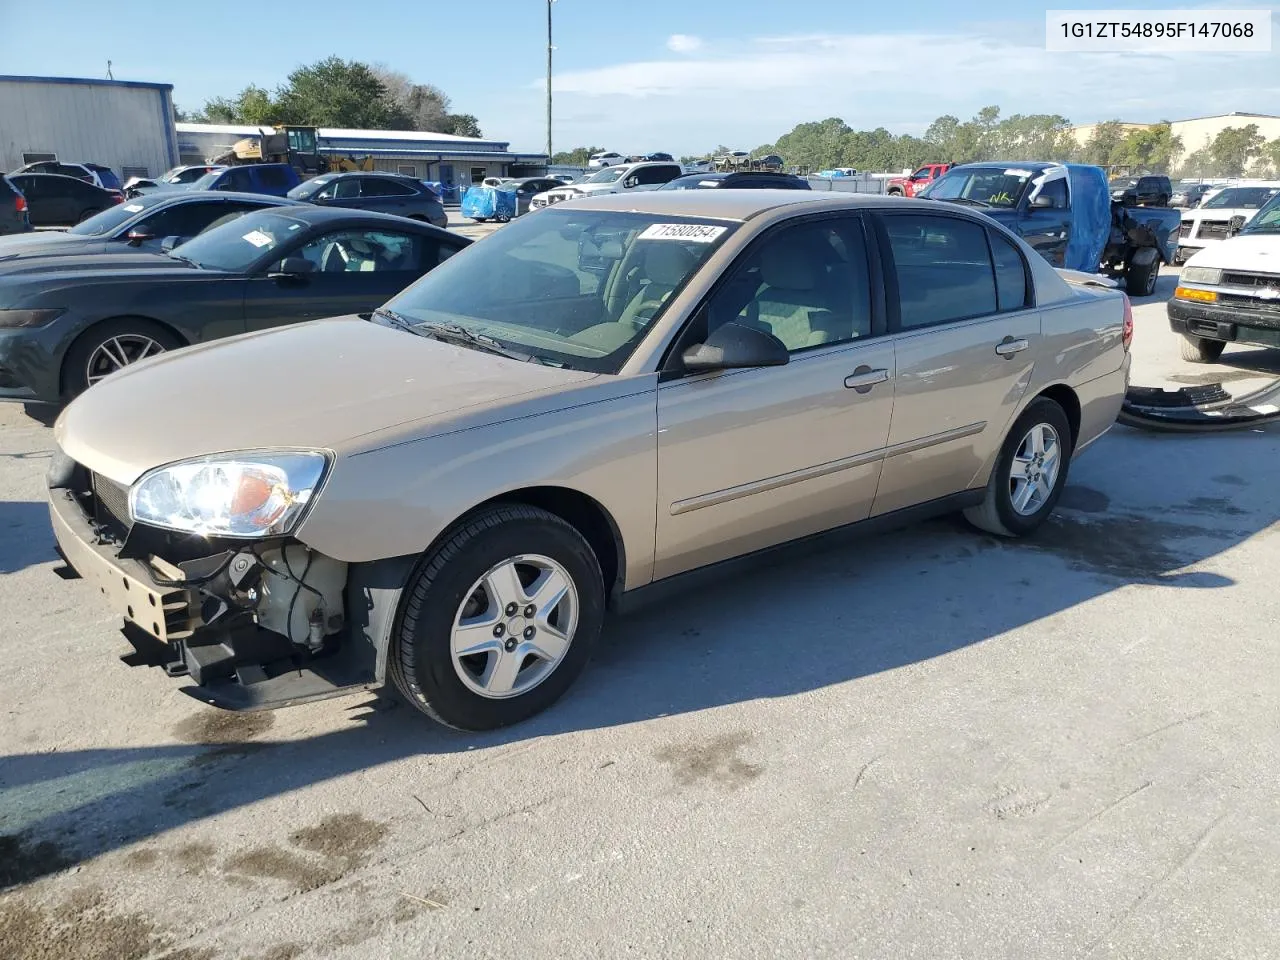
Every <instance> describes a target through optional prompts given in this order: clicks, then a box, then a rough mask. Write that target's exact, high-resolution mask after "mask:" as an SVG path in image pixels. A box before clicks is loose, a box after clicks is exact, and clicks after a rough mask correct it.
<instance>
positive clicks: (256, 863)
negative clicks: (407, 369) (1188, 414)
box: [0, 277, 1280, 960]
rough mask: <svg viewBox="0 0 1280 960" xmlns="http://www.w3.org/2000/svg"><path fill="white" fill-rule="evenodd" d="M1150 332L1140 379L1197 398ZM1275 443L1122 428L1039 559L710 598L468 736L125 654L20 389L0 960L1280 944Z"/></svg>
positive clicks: (1037, 954)
mask: <svg viewBox="0 0 1280 960" xmlns="http://www.w3.org/2000/svg"><path fill="white" fill-rule="evenodd" d="M1171 285H1172V277H1166V278H1162V281H1161V287H1160V293H1161V294H1163V295H1165V296H1167V295H1168V293H1169V292H1170V290H1171ZM1136 326H1137V335H1136V341H1135V348H1134V349H1135V352H1136V355H1137V357H1138V358H1139V363H1138V368H1137V369H1138V374H1137V375H1136V377H1135V380H1136V382H1146V383H1154V382H1157V381H1158V380H1163V381H1164V382H1167V383H1180V382H1185V379H1180V378H1188V377H1191V378H1201V379H1203V377H1204V375H1205V374H1206V372H1207V371H1206V370H1205V369H1204V368H1198V367H1192V366H1191V365H1183V364H1181V362H1180V361H1177V360H1176V344H1175V343H1174V342H1173V340H1172V338H1171V336H1170V335H1169V334H1168V332H1167V326H1166V325H1165V321H1164V313H1163V306H1162V304H1160V303H1159V302H1152V303H1148V304H1143V305H1140V306H1139V307H1138V309H1137V321H1136ZM1224 361H1226V363H1225V364H1224V365H1223V366H1226V367H1230V368H1231V369H1230V370H1227V371H1226V372H1227V376H1228V377H1237V379H1235V380H1233V381H1232V384H1231V385H1232V386H1240V385H1245V384H1247V383H1249V382H1251V381H1250V380H1247V379H1245V375H1248V376H1249V377H1254V376H1256V375H1257V373H1258V372H1259V371H1273V370H1275V364H1276V361H1275V359H1274V358H1273V357H1266V356H1262V355H1261V354H1259V353H1258V352H1256V351H1238V352H1229V353H1228V354H1226V355H1225V357H1224ZM1220 372H1221V371H1220ZM1215 376H1217V375H1215ZM1277 436H1278V431H1275V430H1263V431H1250V432H1244V433H1238V434H1234V435H1228V436H1215V437H1207V438H1205V437H1180V436H1175V437H1169V436H1156V435H1147V434H1140V433H1136V432H1133V431H1130V430H1127V429H1125V428H1120V427H1118V428H1116V429H1115V430H1114V431H1113V432H1112V434H1111V435H1109V436H1108V437H1106V438H1104V439H1103V440H1102V441H1101V442H1100V443H1099V444H1098V445H1097V446H1096V447H1095V448H1094V450H1092V451H1091V452H1090V453H1089V454H1088V455H1087V456H1086V457H1084V458H1082V459H1081V460H1080V461H1079V462H1078V463H1077V464H1076V465H1075V466H1074V467H1073V469H1072V473H1071V478H1070V485H1069V488H1068V490H1067V492H1066V496H1065V498H1064V501H1063V508H1062V509H1061V510H1060V513H1059V514H1058V515H1057V517H1056V518H1055V519H1054V520H1053V521H1052V523H1051V524H1050V525H1049V526H1048V527H1047V528H1046V529H1045V530H1044V531H1043V532H1042V534H1041V535H1040V536H1038V537H1036V538H1035V539H1034V540H1032V541H1030V542H1025V543H1004V542H998V541H996V540H995V539H992V538H989V537H985V536H981V535H978V534H976V533H973V532H970V531H969V530H968V529H967V528H966V527H964V526H963V524H960V523H957V522H952V521H939V522H934V523H931V524H928V525H925V526H922V527H917V528H914V529H910V530H907V531H903V532H899V533H895V534H889V535H885V536H882V537H879V538H877V539H873V540H864V541H861V542H857V543H853V544H832V545H831V546H830V547H829V548H828V549H826V550H825V551H823V552H820V553H815V554H812V555H809V556H806V557H803V558H798V559H794V560H791V561H789V562H787V563H786V564H785V565H780V566H778V567H777V568H776V569H774V570H773V571H772V572H767V571H762V572H759V573H755V574H751V575H747V576H743V577H739V578H736V579H734V580H732V581H728V582H724V583H721V584H720V585H718V586H715V587H712V588H709V589H702V590H699V591H697V592H695V593H692V594H690V595H686V596H684V597H682V598H680V599H678V600H677V601H675V602H673V603H671V604H669V605H667V606H665V607H663V608H661V609H657V610H651V611H650V612H648V613H646V614H644V615H642V616H640V617H638V618H635V619H632V620H629V621H624V622H617V623H614V624H613V625H611V626H610V627H609V628H608V630H607V633H606V638H605V643H604V644H603V648H602V650H601V653H600V655H599V656H598V658H597V660H596V662H595V664H594V665H593V667H592V668H590V669H589V670H588V671H587V673H586V674H585V675H584V676H583V677H582V679H581V681H580V682H579V684H578V686H577V687H576V689H575V690H574V691H572V692H571V693H570V695H569V696H568V697H567V698H566V699H565V700H564V701H562V702H561V703H560V704H559V705H558V706H556V707H555V708H554V709H552V710H551V711H550V712H548V713H547V714H545V715H543V716H542V717H540V718H538V719H536V720H535V721H533V722H531V723H529V724H526V725H524V726H522V727H519V728H516V729H513V730H509V731H505V732H502V733H498V734H492V735H485V736H470V735H462V734H456V733H451V732H448V731H444V730H442V729H439V728H437V727H434V726H433V725H432V724H430V723H429V722H427V721H426V720H425V719H423V718H421V717H419V716H417V715H416V714H415V713H414V712H413V711H412V710H411V709H410V708H408V707H405V706H398V705H397V704H396V703H395V701H393V700H391V699H381V698H378V697H375V696H362V697H357V698H354V699H348V700H338V701H329V702H326V703H319V704H314V705H310V706H305V707H297V708H293V709H290V710H287V711H281V712H277V713H272V714H257V715H231V714H225V713H220V712H216V711H214V710H212V709H209V708H205V707H202V706H200V705H198V704H197V703H195V702H194V701H192V700H190V699H188V698H187V697H185V696H184V695H182V694H181V693H179V692H178V684H177V683H176V682H174V681H171V680H168V679H166V678H165V677H164V676H163V675H162V674H161V673H159V672H158V671H155V670H147V669H144V668H131V667H127V666H125V665H124V664H123V663H121V662H120V661H119V660H118V659H117V657H116V655H117V654H118V653H120V652H122V651H123V650H124V649H127V648H126V647H125V646H124V644H123V641H122V640H121V639H120V638H119V636H118V635H117V633H116V623H115V621H114V620H113V619H112V618H111V617H110V616H108V615H107V613H106V612H105V611H104V610H103V609H102V607H100V606H99V604H98V603H97V597H96V595H95V594H94V592H93V591H92V590H91V589H90V588H89V587H88V586H87V585H86V584H85V583H83V582H81V581H63V580H61V579H59V578H58V577H57V576H56V575H55V574H54V572H53V571H54V568H55V564H54V562H53V550H52V545H51V539H50V533H49V527H48V520H47V516H46V512H45V507H44V505H43V502H42V501H43V484H42V474H43V471H44V469H45V465H46V462H47V453H48V450H49V444H50V439H49V431H48V429H47V428H46V427H45V426H43V425H42V424H41V423H40V422H39V421H38V420H37V419H34V418H33V417H32V416H30V415H28V414H27V413H25V412H24V411H23V409H22V408H21V407H18V406H5V407H0V531H3V536H2V538H0V611H2V612H0V617H2V618H3V620H2V622H3V630H2V631H0V659H2V660H3V662H4V663H5V664H6V667H7V669H6V670H5V671H4V672H3V673H0V709H2V710H3V712H4V723H3V726H0V887H7V888H8V892H6V893H3V894H0V958H4V960H34V958H58V960H108V958H110V960H141V958H152V957H155V958H159V957H169V958H171V960H179V958H181V960H289V958H299V957H301V958H312V957H333V958H351V960H354V958H388V960H390V958H396V960H400V958H408V957H425V956H440V957H449V958H470V957H486V958H487V957H499V956H506V957H521V958H525V957H590V958H611V957H624V956H629V957H636V956H644V957H658V956H662V957H734V958H737V957H797V958H812V957H840V958H853V957H858V958H876V960H881V958H886V960H887V958H895V960H896V958H915V957H919V958H928V960H939V958H961V957H964V958H969V957H973V958H982V960H1002V958H1009V960H1028V958H1035V960H1048V958H1059V957H1062V958H1068V957H1070V958H1085V957H1089V958H1158V960H1170V958H1178V960H1193V958H1205V960H1210V958H1211V960H1224V958H1232V960H1241V958H1274V957H1276V956H1280V898H1278V897H1277V896H1276V891H1277V890H1280V833H1278V832H1277V830H1276V824H1277V823H1280V800H1278V799H1277V796H1278V795H1277V790H1276V783H1277V763H1276V744H1277V743H1280V685H1278V684H1277V682H1276V675H1277V671H1276V668H1277V667H1278V666H1280V658H1278V657H1277V654H1276V645H1275V627H1274V624H1276V623H1277V622H1280V600H1277V599H1276V593H1275V591H1274V582H1275V571H1276V570H1277V569H1280V540H1277V538H1276V537H1275V536H1274V535H1273V534H1274V529H1275V522H1276V520H1277V517H1278V516H1280V503H1278V502H1277V500H1276V498H1275V495H1274V482H1273V478H1274V477H1275V476H1276V474H1277V471H1278V470H1280V444H1278V443H1277Z"/></svg>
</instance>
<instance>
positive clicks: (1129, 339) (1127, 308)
mask: <svg viewBox="0 0 1280 960" xmlns="http://www.w3.org/2000/svg"><path fill="white" fill-rule="evenodd" d="M1120 296H1122V297H1124V333H1122V334H1121V336H1120V342H1121V343H1123V344H1124V348H1125V350H1128V349H1129V344H1131V343H1133V304H1131V303H1130V302H1129V296H1128V294H1124V293H1122V294H1120Z"/></svg>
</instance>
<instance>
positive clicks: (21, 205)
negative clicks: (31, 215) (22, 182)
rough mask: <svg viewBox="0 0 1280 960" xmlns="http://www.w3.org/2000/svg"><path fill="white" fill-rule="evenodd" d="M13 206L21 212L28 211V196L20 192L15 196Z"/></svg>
mask: <svg viewBox="0 0 1280 960" xmlns="http://www.w3.org/2000/svg"><path fill="white" fill-rule="evenodd" d="M13 206H14V208H15V209H16V210H17V211H18V212H19V213H26V212H27V198H26V197H24V196H23V195H22V194H18V196H17V197H15V198H14V201H13Z"/></svg>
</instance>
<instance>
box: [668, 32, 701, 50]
mask: <svg viewBox="0 0 1280 960" xmlns="http://www.w3.org/2000/svg"><path fill="white" fill-rule="evenodd" d="M667 49H668V50H672V51H674V52H675V53H693V52H694V51H696V50H700V49H702V38H701V37H691V36H689V34H687V33H673V34H672V35H671V36H669V37H667Z"/></svg>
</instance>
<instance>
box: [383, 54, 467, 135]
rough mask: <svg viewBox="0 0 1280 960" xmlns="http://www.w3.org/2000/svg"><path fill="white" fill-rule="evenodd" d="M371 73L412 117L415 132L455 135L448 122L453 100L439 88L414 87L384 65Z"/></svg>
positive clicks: (401, 75) (400, 74) (416, 85)
mask: <svg viewBox="0 0 1280 960" xmlns="http://www.w3.org/2000/svg"><path fill="white" fill-rule="evenodd" d="M370 70H371V71H372V73H373V75H374V76H375V77H377V78H378V79H379V80H380V81H381V82H382V85H383V86H384V87H386V90H387V96H388V97H390V98H391V99H392V100H393V101H395V103H397V104H398V105H399V106H400V109H401V110H403V111H404V113H405V115H406V116H408V117H409V120H410V122H411V123H412V125H413V126H412V129H414V130H425V131H428V132H432V133H452V132H453V130H452V129H451V128H450V121H449V119H448V118H449V107H450V101H449V97H448V96H447V95H446V94H445V92H444V91H443V90H441V89H440V88H439V87H436V86H433V85H432V84H429V83H414V82H413V81H412V80H410V79H409V75H408V74H406V73H402V72H400V71H399V70H392V69H391V68H390V67H387V66H384V65H383V64H375V65H374V66H373V67H371V68H370ZM460 135H461V134H460Z"/></svg>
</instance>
